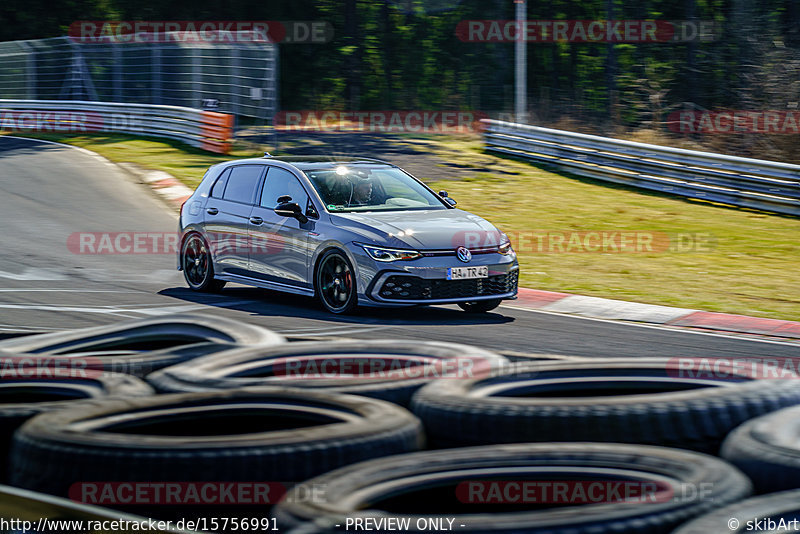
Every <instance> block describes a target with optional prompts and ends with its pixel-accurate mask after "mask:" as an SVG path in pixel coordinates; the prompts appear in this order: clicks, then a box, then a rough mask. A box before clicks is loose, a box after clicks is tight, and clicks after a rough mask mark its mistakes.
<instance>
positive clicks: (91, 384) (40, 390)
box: [0, 368, 154, 482]
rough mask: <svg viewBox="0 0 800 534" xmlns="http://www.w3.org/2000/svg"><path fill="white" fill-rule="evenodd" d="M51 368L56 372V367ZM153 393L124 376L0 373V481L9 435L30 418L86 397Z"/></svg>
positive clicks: (6, 465) (6, 460) (136, 380)
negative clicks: (19, 374)
mask: <svg viewBox="0 0 800 534" xmlns="http://www.w3.org/2000/svg"><path fill="white" fill-rule="evenodd" d="M17 370H19V368H17ZM51 371H52V373H55V372H56V370H55V369H51ZM48 372H50V371H48ZM39 373H40V375H41V374H42V373H43V371H42V370H39ZM153 393H154V391H153V389H152V388H151V387H150V386H148V385H147V384H146V383H144V382H142V381H141V380H139V379H138V378H135V377H132V376H126V375H110V376H94V377H89V376H85V377H81V376H71V377H70V376H67V377H51V378H45V377H42V376H30V377H26V376H20V377H16V378H9V377H8V376H3V377H2V379H1V380H0V459H2V461H1V462H0V482H4V481H5V480H6V478H7V477H6V473H7V468H8V457H9V450H10V446H11V438H12V436H13V434H14V432H15V431H16V430H17V428H19V427H20V426H21V425H22V424H23V423H24V422H25V421H27V420H28V419H30V418H31V417H34V416H35V415H38V414H42V413H46V412H52V411H55V410H64V409H67V408H69V407H70V406H72V405H74V404H75V403H81V402H85V401H86V399H99V398H106V397H112V396H113V397H141V396H149V395H152V394H153Z"/></svg>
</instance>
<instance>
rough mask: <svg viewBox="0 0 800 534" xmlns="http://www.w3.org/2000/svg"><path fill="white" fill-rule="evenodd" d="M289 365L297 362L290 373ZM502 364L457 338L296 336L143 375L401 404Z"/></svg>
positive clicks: (164, 385)
mask: <svg viewBox="0 0 800 534" xmlns="http://www.w3.org/2000/svg"><path fill="white" fill-rule="evenodd" d="M467 360H470V361H467ZM376 362H378V363H380V364H382V365H383V366H384V367H383V368H387V369H395V370H396V371H395V372H392V371H387V372H386V373H384V376H381V375H380V373H377V372H375V367H373V365H372V364H373V363H376ZM446 362H449V363H446ZM293 364H299V365H297V368H296V369H294V370H293V369H292V365H293ZM507 364H508V362H507V360H506V359H505V358H504V357H503V356H500V355H499V354H495V353H494V352H490V351H487V350H484V349H480V348H478V347H472V346H469V345H461V344H457V343H442V342H436V341H403V340H391V339H382V340H358V341H327V342H320V341H296V342H291V343H284V344H282V345H276V346H273V347H263V348H262V347H252V348H246V349H238V350H232V351H226V352H220V353H217V354H213V355H210V356H205V357H202V358H198V359H195V360H192V361H190V362H186V363H185V364H179V365H174V366H171V367H168V368H165V369H162V370H160V371H158V372H156V373H153V374H152V375H149V376H148V377H147V380H148V382H150V383H151V384H152V385H153V386H154V387H155V388H156V389H157V390H158V391H161V392H164V393H175V392H188V391H219V390H224V389H234V388H238V387H250V386H268V385H273V386H274V385H284V386H291V387H298V388H303V389H311V390H316V391H331V392H337V393H348V394H352V395H364V396H366V397H372V398H376V399H382V400H387V401H390V402H394V403H397V404H400V405H402V406H407V405H408V404H409V402H410V401H411V396H412V395H413V393H414V392H415V391H416V390H417V389H419V388H420V387H422V386H424V385H425V384H427V383H430V382H431V381H433V380H435V379H436V378H440V377H442V376H443V375H446V376H447V377H452V378H459V377H460V378H466V376H467V373H470V374H471V375H473V376H474V375H476V374H478V373H483V374H486V375H488V374H489V373H490V372H492V371H497V370H499V369H501V368H502V367H503V366H504V365H507ZM422 365H427V366H428V367H427V368H426V369H427V376H422V375H423V373H425V372H426V371H424V370H423V369H424V368H423V367H422ZM328 369H330V372H328V371H327V370H328ZM359 370H363V371H364V372H363V373H359ZM326 373H327V374H326ZM351 373H352V376H350V374H351ZM459 375H464V376H459Z"/></svg>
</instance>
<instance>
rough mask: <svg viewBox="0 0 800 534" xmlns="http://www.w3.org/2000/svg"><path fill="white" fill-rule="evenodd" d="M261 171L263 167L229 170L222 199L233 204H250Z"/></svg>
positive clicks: (241, 167) (244, 167)
mask: <svg viewBox="0 0 800 534" xmlns="http://www.w3.org/2000/svg"><path fill="white" fill-rule="evenodd" d="M263 170H264V166H263V165H239V166H238V167H234V168H233V169H231V174H230V176H229V177H228V185H226V186H225V193H224V194H223V196H222V198H223V199H225V200H231V201H233V202H241V203H243V204H252V203H253V197H254V196H255V193H256V187H258V180H259V178H261V172H262V171H263Z"/></svg>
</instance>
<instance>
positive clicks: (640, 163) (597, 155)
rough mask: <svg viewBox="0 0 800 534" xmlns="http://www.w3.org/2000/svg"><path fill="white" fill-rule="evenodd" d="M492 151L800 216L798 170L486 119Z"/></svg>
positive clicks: (585, 173) (591, 174)
mask: <svg viewBox="0 0 800 534" xmlns="http://www.w3.org/2000/svg"><path fill="white" fill-rule="evenodd" d="M481 122H482V123H484V126H485V130H484V143H485V145H486V148H487V150H490V151H493V152H500V153H503V154H509V155H513V156H517V157H521V158H525V159H529V160H533V161H537V162H541V163H546V164H549V165H553V166H555V167H558V168H560V169H563V170H566V171H568V172H571V173H573V174H577V175H579V176H586V177H589V178H595V179H598V180H605V181H608V182H615V183H619V184H625V185H629V186H632V187H639V188H643V189H650V190H655V191H662V192H664V193H671V194H674V195H680V196H684V197H690V198H696V199H702V200H708V201H712V202H720V203H724V204H731V205H734V206H741V207H746V208H753V209H759V210H765V211H772V212H776V213H785V214H789V215H800V165H793V164H789V163H780V162H775V161H766V160H759V159H750V158H742V157H737V156H727V155H723V154H714V153H711V152H699V151H695V150H685V149H681V148H671V147H664V146H658V145H649V144H645V143H635V142H632V141H622V140H619V139H611V138H608V137H600V136H596V135H586V134H579V133H573V132H567V131H563V130H553V129H550V128H540V127H538V126H528V125H524V124H515V123H509V122H502V121H496V120H489V119H484V120H482V121H481Z"/></svg>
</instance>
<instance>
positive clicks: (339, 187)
mask: <svg viewBox="0 0 800 534" xmlns="http://www.w3.org/2000/svg"><path fill="white" fill-rule="evenodd" d="M305 173H306V176H308V178H309V180H310V181H311V183H312V184H313V186H314V188H315V189H316V190H317V192H318V193H319V196H320V197H321V198H322V200H323V202H325V207H326V208H327V209H328V211H332V212H348V211H378V210H380V211H391V210H430V209H447V208H446V207H445V206H444V204H442V202H441V200H439V198H438V197H437V196H436V195H435V194H434V193H432V192H431V191H430V190H428V189H427V188H426V187H425V186H423V185H422V184H420V183H419V182H418V181H417V180H415V179H414V178H412V177H411V176H409V175H408V174H406V173H405V172H403V171H402V170H400V169H398V168H396V167H365V166H363V165H351V166H348V165H347V164H342V165H339V166H337V167H335V168H325V169H315V170H306V171H305Z"/></svg>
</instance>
